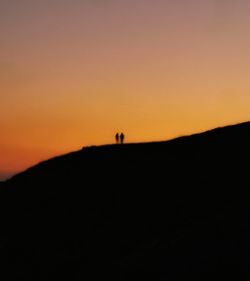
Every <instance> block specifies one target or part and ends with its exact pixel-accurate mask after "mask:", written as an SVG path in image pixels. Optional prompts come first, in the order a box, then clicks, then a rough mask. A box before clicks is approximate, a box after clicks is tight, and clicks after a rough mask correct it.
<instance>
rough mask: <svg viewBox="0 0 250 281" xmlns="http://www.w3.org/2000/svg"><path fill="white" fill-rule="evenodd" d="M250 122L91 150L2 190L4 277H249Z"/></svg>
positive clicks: (58, 161)
mask: <svg viewBox="0 0 250 281" xmlns="http://www.w3.org/2000/svg"><path fill="white" fill-rule="evenodd" d="M249 144H250V122H246V123H242V124H238V125H233V126H228V127H224V128H217V129H214V130H211V131H208V132H204V133H201V134H196V135H192V136H187V137H181V138H177V139H174V140H170V141H165V142H154V143H141V144H125V145H107V146H100V147H86V148H83V149H82V150H81V151H77V152H73V153H69V154H67V155H63V156H60V157H56V158H54V159H50V160H48V161H45V162H43V163H40V164H39V165H36V166H34V167H32V168H30V169H28V170H27V171H25V172H23V173H20V174H18V175H16V176H15V177H13V178H12V179H10V180H8V181H6V182H5V183H4V184H2V185H3V187H1V199H0V200H1V202H0V203H1V210H0V211H1V215H0V219H1V221H2V227H3V228H2V229H3V230H4V231H2V232H1V234H0V248H1V253H0V257H1V262H2V263H1V264H2V269H1V271H0V279H1V280H6V281H7V280H26V281H27V280H72V281H74V280H85V279H86V280H100V278H102V279H103V278H105V277H108V278H109V279H112V280H130V279H131V276H135V275H136V276H137V279H138V280H143V279H144V278H148V277H149V278H150V279H151V280H212V279H214V276H215V275H216V277H219V278H220V279H223V280H225V279H227V278H229V277H231V278H232V277H233V278H235V279H240V276H241V275H244V278H246V279H248V277H249V268H250V267H249V250H250V242H249V235H250V232H249V218H248V215H249V213H250V207H249V202H248V201H249V200H248V197H247V196H246V195H247V192H248V189H249V167H248V162H249V158H250V147H249Z"/></svg>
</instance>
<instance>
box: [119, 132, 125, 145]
mask: <svg viewBox="0 0 250 281" xmlns="http://www.w3.org/2000/svg"><path fill="white" fill-rule="evenodd" d="M124 139H125V135H124V134H123V133H121V134H120V141H121V144H123V143H124Z"/></svg>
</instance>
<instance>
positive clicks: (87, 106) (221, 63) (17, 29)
mask: <svg viewBox="0 0 250 281" xmlns="http://www.w3.org/2000/svg"><path fill="white" fill-rule="evenodd" d="M249 12H250V2H249V1H248V0H237V1H234V0H204V1H201V0H189V1H186V0H165V1H163V0H136V1H135V0H126V1H124V0H123V1H122V0H107V1H103V0H85V1H84V0H83V1H80V0H72V1H69V0H43V1H34V0H22V1H20V0H12V1H7V0H0V34H1V41H0V43H1V44H0V117H1V118H0V129H1V138H0V178H4V177H5V176H6V175H7V174H11V173H15V172H17V171H20V170H22V169H24V168H26V167H28V166H30V165H33V164H34V163H37V162H39V161H41V160H44V159H46V158H48V157H51V156H53V155H57V154H61V153H65V152H68V151H72V150H77V149H79V148H81V147H82V146H85V145H92V144H104V143H111V142H113V138H114V134H115V132H116V131H117V130H118V131H121V130H123V131H124V132H125V133H126V140H127V141H131V142H132V141H136V142H139V141H151V140H165V139H169V138H172V137H175V136H179V135H184V134H190V133H193V132H198V131H202V130H206V129H209V128H213V127H216V126H220V125H226V124H231V123H237V122H241V121H246V120H249V119H250V110H249V104H250V79H249V77H248V75H249V73H250V53H249V47H250V36H249V34H250V32H249V31H250V17H249Z"/></svg>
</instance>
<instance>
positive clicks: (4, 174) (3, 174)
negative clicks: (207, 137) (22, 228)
mask: <svg viewBox="0 0 250 281" xmlns="http://www.w3.org/2000/svg"><path fill="white" fill-rule="evenodd" d="M246 124H250V121H244V122H241V123H237V124H227V125H225V126H223V127H215V128H209V129H207V130H204V131H200V132H194V133H192V134H189V135H180V136H176V137H174V138H170V139H166V140H153V141H148V142H125V143H124V144H120V145H122V146H123V145H126V144H127V145H140V144H157V143H164V142H166V143H168V142H171V141H172V140H178V139H179V138H183V137H193V136H196V135H200V134H206V133H209V132H211V131H214V130H217V129H221V128H222V129H227V128H230V127H234V126H241V125H246ZM110 146H113V147H116V146H117V143H115V142H113V143H106V144H100V145H88V146H83V147H81V149H79V150H74V151H65V152H64V154H57V155H51V157H50V158H47V159H42V160H40V161H37V162H36V163H32V164H31V165H30V166H27V167H25V168H24V169H22V170H19V171H1V170H0V183H1V182H4V181H7V180H9V179H10V178H12V177H13V176H15V175H17V174H19V173H22V172H25V171H26V170H27V169H29V168H32V167H34V166H36V165H38V164H40V163H42V162H44V161H48V160H50V159H53V158H55V157H61V156H64V155H67V154H68V153H72V152H80V151H81V150H82V149H83V148H89V147H110Z"/></svg>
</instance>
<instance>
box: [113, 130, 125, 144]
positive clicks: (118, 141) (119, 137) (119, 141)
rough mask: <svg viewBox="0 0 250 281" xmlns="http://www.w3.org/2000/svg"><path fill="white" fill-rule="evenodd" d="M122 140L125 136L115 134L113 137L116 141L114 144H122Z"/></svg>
mask: <svg viewBox="0 0 250 281" xmlns="http://www.w3.org/2000/svg"><path fill="white" fill-rule="evenodd" d="M124 139H125V135H124V134H123V133H121V134H119V133H117V134H116V135H115V140H116V143H121V144H123V143H124Z"/></svg>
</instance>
